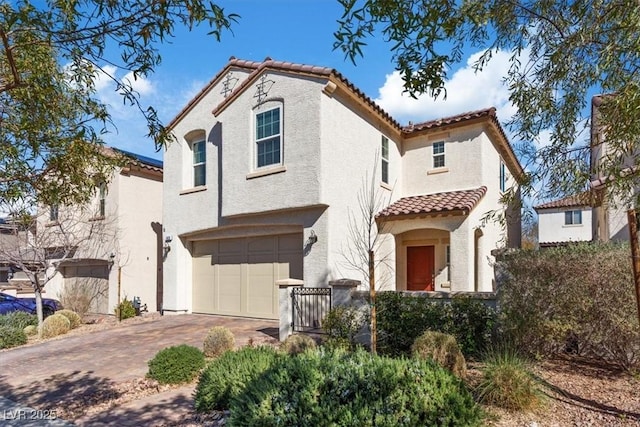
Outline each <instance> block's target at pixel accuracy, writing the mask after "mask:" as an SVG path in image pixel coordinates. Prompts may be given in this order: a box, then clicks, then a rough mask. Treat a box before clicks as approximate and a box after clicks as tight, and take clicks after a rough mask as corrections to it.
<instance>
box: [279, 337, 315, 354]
mask: <svg viewBox="0 0 640 427" xmlns="http://www.w3.org/2000/svg"><path fill="white" fill-rule="evenodd" d="M280 348H281V349H282V350H283V351H285V352H286V353H289V354H298V353H302V352H304V351H306V350H308V349H312V348H316V342H315V341H314V339H313V338H311V337H310V336H309V335H304V334H295V335H289V336H288V337H287V339H285V340H284V341H283V342H282V344H280Z"/></svg>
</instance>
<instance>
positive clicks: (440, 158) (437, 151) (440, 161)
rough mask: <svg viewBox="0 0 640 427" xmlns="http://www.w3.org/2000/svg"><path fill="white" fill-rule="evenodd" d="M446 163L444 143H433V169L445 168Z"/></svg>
mask: <svg viewBox="0 0 640 427" xmlns="http://www.w3.org/2000/svg"><path fill="white" fill-rule="evenodd" d="M444 166H445V162H444V141H438V142H434V143H433V167H434V168H443V167H444Z"/></svg>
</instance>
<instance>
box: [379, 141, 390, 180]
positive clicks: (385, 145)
mask: <svg viewBox="0 0 640 427" xmlns="http://www.w3.org/2000/svg"><path fill="white" fill-rule="evenodd" d="M381 153H382V156H381V161H382V165H381V166H382V182H384V183H385V184H388V183H389V138H387V137H386V136H384V135H383V136H382V147H381Z"/></svg>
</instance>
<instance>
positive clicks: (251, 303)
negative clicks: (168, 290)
mask: <svg viewBox="0 0 640 427" xmlns="http://www.w3.org/2000/svg"><path fill="white" fill-rule="evenodd" d="M302 246H303V240H302V234H301V233H294V234H282V235H272V236H256V237H243V238H229V239H217V240H205V241H195V242H193V250H192V255H193V308H192V310H193V312H194V313H208V314H224V315H232V316H243V317H256V318H264V319H277V318H278V292H277V289H276V286H275V282H276V280H280V279H286V278H294V279H302V264H303V255H302Z"/></svg>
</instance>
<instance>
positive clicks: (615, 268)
mask: <svg viewBox="0 0 640 427" xmlns="http://www.w3.org/2000/svg"><path fill="white" fill-rule="evenodd" d="M629 256H630V249H629V245H628V244H616V245H612V244H595V243H589V244H586V243H585V244H574V245H570V246H567V247H561V248H549V249H545V250H543V251H516V252H514V253H511V254H509V255H507V256H505V257H504V259H502V260H500V261H499V263H500V267H501V268H502V269H504V270H505V271H506V272H507V274H506V281H505V283H503V284H501V286H500V292H499V302H500V307H501V318H500V331H501V333H502V335H503V338H502V340H503V341H508V342H513V343H514V345H516V346H517V348H518V349H519V350H520V351H522V352H524V353H525V354H527V355H530V356H535V357H545V356H552V355H556V354H559V353H564V352H566V351H571V352H573V353H576V354H578V355H582V356H587V357H590V358H595V359H599V360H601V361H604V362H606V363H609V364H616V365H618V366H620V367H622V368H626V369H633V368H634V367H637V366H638V365H640V326H639V325H638V318H637V308H636V305H635V300H634V299H633V298H629V295H633V283H634V281H633V273H632V270H631V263H630V262H629Z"/></svg>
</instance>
